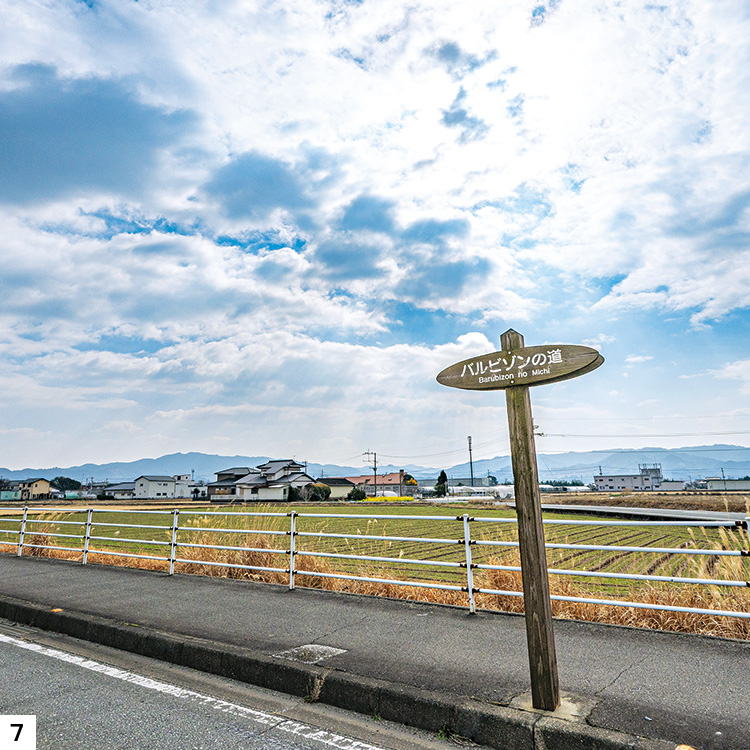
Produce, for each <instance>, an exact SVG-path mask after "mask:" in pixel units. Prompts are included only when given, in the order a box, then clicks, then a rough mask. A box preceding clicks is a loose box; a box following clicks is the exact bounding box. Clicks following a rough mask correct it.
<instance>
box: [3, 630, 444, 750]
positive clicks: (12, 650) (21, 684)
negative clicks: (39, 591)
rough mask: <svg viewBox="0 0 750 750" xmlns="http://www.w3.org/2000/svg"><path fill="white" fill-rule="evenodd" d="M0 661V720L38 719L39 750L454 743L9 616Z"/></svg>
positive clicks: (300, 749) (365, 749) (371, 748)
mask: <svg viewBox="0 0 750 750" xmlns="http://www.w3.org/2000/svg"><path fill="white" fill-rule="evenodd" d="M0 664H2V669H0V717H2V716H5V715H35V716H36V739H37V745H36V746H37V748H39V750H46V749H47V748H49V750H52V749H53V748H54V750H80V748H82V747H92V748H103V749H104V750H120V749H122V750H133V748H138V749H139V750H152V749H153V750H163V749H164V748H170V749H171V748H180V750H204V749H205V750H207V749H209V748H221V749H222V750H330V748H340V749H341V750H390V749H395V748H398V749H399V750H403V749H405V748H409V749H410V750H443V749H446V750H449V749H450V748H451V747H452V746H451V745H450V744H449V743H447V742H443V741H440V740H439V739H437V738H435V737H434V736H433V735H429V734H428V733H424V732H418V731H416V730H406V729H405V728H403V727H400V726H396V725H391V724H389V723H388V722H376V721H375V720H374V719H373V718H372V717H361V716H357V715H352V714H349V713H348V712H344V711H337V710H336V709H330V708H328V709H326V708H325V707H317V706H316V707H309V706H307V704H305V703H304V702H302V701H300V700H299V699H292V698H290V697H289V696H284V695H281V694H279V693H273V692H272V691H266V690H260V689H258V688H249V687H248V686H247V685H242V684H239V683H235V682H232V681H231V680H225V679H221V678H217V677H212V676H206V675H203V674H201V673H198V672H194V671H193V670H186V669H184V668H179V667H174V666H169V667H168V666H166V665H164V664H163V663H161V662H156V661H153V660H151V659H146V658H144V657H139V656H134V655H130V654H126V653H123V652H119V651H115V650H113V649H107V648H104V647H95V646H92V645H91V644H86V643H84V642H81V641H76V640H75V639H70V638H67V637H65V636H51V635H49V634H46V633H43V632H41V631H37V630H34V629H31V628H26V627H21V626H15V625H12V624H10V623H8V622H7V621H0ZM342 727H343V729H344V731H343V732H342ZM4 729H8V727H5V726H4V725H3V723H2V719H1V718H0V749H1V750H6V747H7V748H12V747H13V746H14V743H13V742H12V739H13V738H12V737H11V738H10V741H9V740H8V737H6V736H4V734H3V730H4ZM15 731H16V730H13V732H12V733H13V735H14V736H15ZM5 734H8V733H7V732H5ZM21 734H23V730H22V732H21Z"/></svg>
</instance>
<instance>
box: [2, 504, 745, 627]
mask: <svg viewBox="0 0 750 750" xmlns="http://www.w3.org/2000/svg"><path fill="white" fill-rule="evenodd" d="M19 510H20V509H19V508H18V507H16V508H12V507H5V508H0V514H5V513H10V512H15V513H16V514H17V515H13V516H7V515H2V516H0V544H4V545H7V546H12V547H13V548H15V551H16V554H17V555H18V556H21V555H23V554H24V551H30V550H64V551H72V552H80V553H81V561H82V563H83V564H84V565H85V564H86V563H87V562H88V560H89V557H90V556H91V555H113V556H119V557H127V558H138V559H145V560H156V561H163V562H165V563H168V567H169V574H170V575H172V574H173V573H174V571H175V565H176V564H177V563H187V564H191V563H192V564H196V565H208V566H217V567H225V568H238V569H246V570H256V571H267V572H275V573H281V574H286V575H287V576H288V583H289V588H290V589H293V588H294V587H295V576H299V575H305V576H311V577H321V578H338V579H343V580H351V581H362V582H372V583H384V584H390V585H396V586H411V587H417V588H431V589H441V590H446V591H458V592H461V591H463V592H465V593H466V594H467V597H468V601H469V610H470V611H471V612H474V611H475V609H476V600H475V595H476V594H490V595H498V596H515V597H522V596H523V593H522V592H521V591H514V590H503V589H492V588H482V587H475V585H474V572H475V571H478V570H490V571H491V570H498V571H511V572H518V571H520V570H521V568H520V566H515V565H494V564H490V563H482V562H475V561H474V560H473V556H472V548H476V547H489V548H492V547H495V548H505V549H507V548H518V542H517V541H511V540H492V539H486V538H472V535H471V532H472V526H473V527H474V529H476V528H477V525H480V524H481V525H485V524H487V525H489V524H510V525H515V524H517V521H516V519H515V518H494V517H481V516H477V517H475V516H471V515H469V514H468V513H466V514H463V515H459V516H445V515H440V516H425V515H375V514H351V513H299V512H297V511H296V510H292V511H290V512H288V513H284V512H259V511H254V512H250V511H237V510H231V511H220V510H212V511H190V510H189V511H183V512H182V513H181V512H180V510H179V509H174V510H170V511H165V510H114V509H109V508H35V507H28V506H26V507H24V508H23V510H22V512H21V513H20V514H18V511H19ZM51 513H62V514H65V516H64V517H59V518H58V517H50V514H51ZM76 514H80V515H82V516H84V517H85V518H83V519H81V520H70V516H71V515H76ZM118 514H127V515H128V516H132V515H136V516H144V520H145V521H147V520H149V518H150V517H153V516H161V517H162V518H163V519H164V521H165V523H162V524H153V523H142V524H134V523H124V522H116V521H114V520H107V519H106V518H103V516H105V515H106V516H107V517H112V516H115V517H116V516H117V515H118ZM186 517H188V518H189V519H195V520H196V521H200V519H203V518H209V517H222V518H224V519H228V518H232V519H235V520H236V519H239V518H247V519H248V521H249V522H250V523H251V522H252V519H254V518H264V519H267V518H271V519H277V520H278V522H283V524H284V525H287V519H288V528H285V529H283V530H281V529H262V528H261V529H256V528H252V527H249V528H234V527H229V526H228V525H217V526H200V525H197V523H190V521H188V523H183V525H182V526H180V519H181V518H182V519H185V518H186ZM304 519H312V520H318V521H320V520H329V519H345V520H349V521H356V520H366V521H370V522H378V523H379V522H381V521H388V520H392V521H398V522H403V521H420V522H424V521H429V522H431V523H434V524H435V525H436V526H437V525H440V524H450V523H453V524H457V523H460V524H461V526H460V527H459V530H460V535H456V536H452V537H449V536H442V537H424V536H393V535H387V534H370V533H361V532H360V531H359V530H357V531H356V533H345V532H335V533H334V532H326V531H322V530H314V531H302V530H300V528H299V524H300V522H301V521H303V520H304ZM748 520H750V519H745V520H744V521H731V520H724V521H722V520H711V521H703V520H700V521H634V520H622V521H615V520H608V521H598V520H597V521H592V520H569V519H565V520H561V519H545V521H544V523H545V525H549V526H557V525H565V526H571V527H576V526H589V527H599V528H602V527H612V526H617V527H641V528H642V527H666V528H668V527H694V528H702V529H708V528H725V529H738V528H740V529H744V530H745V532H747V529H748ZM443 528H449V529H450V526H448V527H443ZM453 528H455V526H454V527H453ZM52 529H54V530H52ZM60 529H65V531H61V530H60ZM103 529H110V530H112V529H114V532H113V533H112V534H111V535H109V536H107V535H104V534H103V533H102V530H103ZM131 529H137V530H148V531H149V532H150V535H151V536H155V535H158V534H162V535H163V536H164V537H165V538H164V539H153V538H150V539H144V538H138V537H135V536H130V534H131V533H133V534H135V533H137V532H131V531H130V530H131ZM121 530H122V531H125V532H126V533H127V534H128V536H121V535H120V531H121ZM68 532H72V533H68ZM94 532H97V533H94ZM180 532H182V534H183V539H182V540H181V539H180ZM186 533H187V534H188V538H189V533H203V534H212V533H221V534H229V535H234V534H240V535H245V536H247V535H263V536H269V537H274V536H275V537H288V540H289V541H288V542H287V544H286V545H285V546H284V547H283V548H281V547H276V548H274V547H252V546H245V545H231V544H224V545H222V544H206V543H203V542H196V541H188V540H187V539H185V538H184V537H185V535H186ZM58 539H59V540H61V541H62V542H63V543H62V544H58V543H54V544H53V543H51V540H58ZM304 539H318V540H321V539H331V540H346V541H349V540H356V541H371V542H386V543H392V542H397V543H401V544H404V543H424V544H428V545H440V546H454V547H456V548H457V549H460V550H462V551H463V556H462V559H461V560H460V561H458V560H434V559H423V558H413V557H412V558H407V557H404V556H403V554H400V555H399V556H398V557H394V556H388V555H372V554H355V553H353V552H332V551H322V550H310V549H302V548H300V546H299V545H300V542H301V541H302V540H304ZM68 540H75V542H73V541H68ZM747 541H748V539H747V534H746V537H745V540H744V542H745V543H747ZM121 544H125V545H134V546H135V548H136V549H138V550H139V551H134V549H132V548H131V549H125V550H123V549H114V548H113V545H121ZM72 545H75V546H72ZM545 546H546V548H547V549H548V550H555V549H557V550H573V551H601V552H624V553H647V554H658V555H670V556H673V555H674V556H677V555H687V556H696V555H706V556H711V557H714V558H718V557H747V558H750V550H748V549H713V548H700V547H695V548H689V547H652V546H628V545H597V544H575V543H562V542H556V541H552V542H548V543H547V544H546V545H545ZM749 546H750V545H749ZM141 547H143V549H149V548H151V547H159V548H161V549H162V550H163V553H162V554H158V552H159V550H155V551H156V552H157V554H144V553H143V551H141ZM191 549H196V550H197V549H209V550H218V551H225V552H258V553H264V554H269V555H271V556H278V557H279V559H280V564H279V566H260V565H247V564H243V563H231V562H228V561H222V560H204V559H200V558H196V557H190V556H189V554H190V553H189V550H191ZM31 554H33V552H32V553H31ZM315 557H317V558H324V559H331V560H347V561H362V562H367V563H371V562H375V563H394V564H398V565H399V566H404V565H406V566H411V565H414V566H427V567H430V568H432V569H442V570H454V571H456V572H461V573H462V581H461V583H460V584H452V583H444V582H439V581H423V580H400V579H398V578H381V577H376V576H367V575H357V574H354V573H347V572H322V571H319V570H318V571H316V570H308V569H306V567H305V563H304V560H305V558H315ZM308 567H309V566H308ZM747 570H748V573H747V574H746V579H747V578H750V566H749V567H748V569H747ZM548 572H549V574H550V575H559V576H571V577H583V578H589V579H591V578H596V579H606V580H626V581H644V582H653V583H674V584H684V585H708V586H721V587H740V588H747V587H750V580H725V579H720V578H704V577H695V576H692V577H691V576H672V575H654V574H648V573H642V574H641V573H627V572H618V571H601V570H600V571H590V570H582V569H575V568H554V567H550V568H549V569H548ZM551 598H552V599H553V600H558V601H566V602H581V603H588V604H598V605H607V606H614V607H634V608H639V609H653V610H663V611H669V612H688V613H693V614H699V615H708V616H726V617H737V618H744V619H750V612H741V611H728V610H718V609H703V608H692V607H680V606H672V605H666V604H657V603H651V602H639V601H622V600H618V599H607V598H591V597H577V596H562V595H555V594H553V595H552V596H551Z"/></svg>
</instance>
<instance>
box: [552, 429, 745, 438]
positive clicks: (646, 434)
mask: <svg viewBox="0 0 750 750" xmlns="http://www.w3.org/2000/svg"><path fill="white" fill-rule="evenodd" d="M717 435H750V430H731V431H729V432H666V433H653V432H639V433H635V434H633V433H629V434H618V433H615V432H609V433H607V434H606V435H602V434H599V435H589V434H580V433H574V432H545V433H543V434H542V435H541V437H585V438H641V437H713V436H717Z"/></svg>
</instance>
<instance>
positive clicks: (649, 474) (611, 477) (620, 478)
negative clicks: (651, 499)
mask: <svg viewBox="0 0 750 750" xmlns="http://www.w3.org/2000/svg"><path fill="white" fill-rule="evenodd" d="M638 469H639V473H638V474H602V473H601V470H600V473H599V474H597V475H596V476H595V477H594V489H596V490H599V491H603V492H608V491H609V492H611V491H619V490H646V491H648V490H657V489H659V487H660V486H661V483H662V482H663V481H664V477H663V476H662V473H661V464H639V465H638Z"/></svg>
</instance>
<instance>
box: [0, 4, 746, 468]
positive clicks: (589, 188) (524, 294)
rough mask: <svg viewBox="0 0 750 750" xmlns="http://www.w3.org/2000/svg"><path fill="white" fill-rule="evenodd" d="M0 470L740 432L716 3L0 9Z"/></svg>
mask: <svg viewBox="0 0 750 750" xmlns="http://www.w3.org/2000/svg"><path fill="white" fill-rule="evenodd" d="M5 8H6V9H5V10H4V21H5V22H4V24H3V27H2V29H1V30H0V35H1V38H0V42H1V43H0V50H1V51H2V52H0V144H1V145H0V223H1V225H2V233H1V234H0V362H2V367H0V465H4V466H7V467H9V468H20V467H22V466H38V467H40V466H46V465H67V464H73V463H83V462H86V461H92V462H104V461H113V460H134V459H137V458H141V457H147V456H158V455H161V454H164V453H172V452H178V451H183V452H188V451H204V452H207V453H227V454H245V455H270V456H296V457H297V458H299V459H307V460H310V461H319V462H336V463H346V464H350V465H358V464H359V463H361V462H362V461H361V455H362V453H363V452H364V451H366V450H372V451H377V453H378V455H379V457H380V460H381V461H383V462H386V461H391V460H392V461H393V462H394V463H399V462H401V463H417V464H425V465H434V464H435V463H436V461H440V460H444V461H445V462H446V463H447V464H452V463H458V462H459V461H462V460H464V459H465V455H464V454H465V446H466V436H467V435H472V436H473V437H474V445H475V451H474V457H475V458H477V459H478V458H489V457H492V456H494V455H498V454H502V453H507V451H508V446H507V427H506V425H507V421H506V415H505V409H504V397H503V394H502V392H500V391H498V392H495V393H487V392H479V393H472V392H464V391H457V390H452V389H446V388H444V387H442V386H440V385H438V384H437V383H436V382H435V376H436V374H437V373H438V372H439V371H440V370H442V369H443V368H444V367H446V366H447V365H449V364H452V363H453V362H456V361H459V360H461V359H465V358H467V357H471V356H473V355H478V354H483V353H485V352H489V351H493V350H496V349H498V348H499V339H500V334H501V333H502V332H503V331H505V330H506V329H508V328H510V327H513V328H515V329H517V330H518V331H520V332H521V333H522V334H523V335H524V336H525V339H526V343H527V344H528V345H536V344H546V343H570V344H585V345H588V346H595V347H597V348H599V349H600V351H601V352H602V354H603V355H604V357H605V360H606V362H605V365H604V366H603V367H601V368H600V369H599V370H597V371H595V372H594V373H591V374H589V375H587V376H585V377H582V378H578V379H575V380H571V381H568V382H565V383H560V384H557V385H550V386H540V387H538V388H535V389H534V390H533V391H532V401H533V405H534V415H535V419H536V422H537V423H538V425H539V428H540V431H541V432H543V433H544V434H545V437H540V438H539V439H538V441H537V448H538V450H539V451H544V452H553V451H566V450H589V449H594V448H597V449H598V448H609V447H641V446H663V447H677V446H684V445H700V444H710V443H715V442H716V443H718V442H722V443H734V444H740V445H750V351H748V345H747V341H748V331H749V330H750V326H749V324H750V309H749V308H750V293H749V292H748V290H749V289H750V141H749V140H748V132H750V122H749V120H750V111H749V110H748V108H747V99H748V94H749V93H750V43H748V39H750V9H749V8H748V5H747V3H746V2H744V1H743V0H722V1H721V2H718V1H717V2H711V1H708V0H693V1H691V0H683V1H680V2H665V3H662V4H659V5H654V4H649V3H643V2H635V1H631V0H626V1H625V2H620V1H615V0H603V2H600V1H597V2H583V3H570V2H566V1H565V0H559V1H555V2H552V0H550V1H549V2H539V1H538V0H537V2H515V1H514V2H505V3H483V2H480V3H472V4H468V5H467V4H457V3H455V2H447V1H445V2H419V1H418V0H417V2H413V3H409V4H408V5H406V4H403V3H399V2H389V0H381V1H380V2H377V3H375V2H371V1H370V0H364V1H363V2H346V1H345V0H317V1H315V2H299V0H297V1H296V2H291V1H289V2H285V1H284V0H277V1H275V2H272V3H271V2H240V1H237V2H233V1H232V0H228V1H227V2H221V3H216V2H209V1H208V0H205V1H204V2H193V1H191V0H185V2H179V3H175V2H170V1H169V0H150V1H148V2H130V1H126V0H118V1H116V2H115V1H109V0H92V1H91V2H76V1H75V0H66V1H62V0H57V1H54V0H44V1H41V0H39V1H37V2H34V1H33V0H32V1H30V0H23V1H21V0H9V2H7V3H6V4H5Z"/></svg>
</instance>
